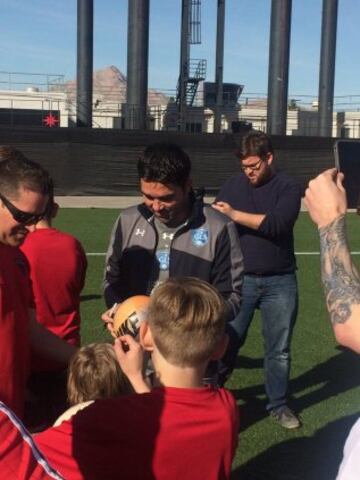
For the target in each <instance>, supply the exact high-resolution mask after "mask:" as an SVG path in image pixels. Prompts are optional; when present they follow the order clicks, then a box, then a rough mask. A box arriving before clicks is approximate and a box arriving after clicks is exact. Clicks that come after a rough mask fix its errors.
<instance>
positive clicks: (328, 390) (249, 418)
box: [231, 347, 360, 431]
mask: <svg viewBox="0 0 360 480" xmlns="http://www.w3.org/2000/svg"><path fill="white" fill-rule="evenodd" d="M337 350H339V352H340V353H338V354H337V355H334V356H333V357H331V358H329V359H327V360H326V361H325V362H323V363H320V364H318V365H316V366H314V367H313V368H311V369H310V370H308V371H307V372H305V373H304V374H302V375H300V376H298V377H296V378H294V379H292V380H291V381H290V383H289V391H290V392H291V394H293V395H295V394H298V395H299V398H290V401H289V404H290V406H291V407H292V408H293V409H294V410H295V411H296V412H298V413H301V411H302V410H305V409H307V408H309V407H311V406H312V405H316V404H318V403H321V402H323V401H324V400H326V399H328V398H331V397H333V396H337V395H339V394H341V393H343V392H346V391H347V390H350V389H352V388H355V387H358V385H359V378H360V361H359V355H357V354H356V353H353V352H351V351H350V350H347V349H343V348H342V347H337ZM245 358H246V357H239V365H241V368H257V367H254V366H253V367H249V365H251V364H252V363H253V365H256V364H257V362H258V359H256V360H254V361H253V360H252V359H247V360H251V362H248V363H246V362H245ZM261 361H262V360H261ZM246 365H247V366H246ZM317 386H318V388H316V387H317ZM308 389H310V390H311V391H309V392H306V390H308ZM231 391H232V393H233V395H234V397H235V398H236V400H242V401H243V405H242V406H241V409H240V410H241V418H242V425H241V430H242V431H244V430H246V429H247V428H248V427H249V426H251V425H253V424H254V423H256V422H258V421H259V420H262V419H263V418H265V417H266V416H267V415H268V414H267V412H266V403H267V402H266V400H262V399H259V398H258V396H261V395H263V394H264V385H263V384H258V385H254V386H251V387H247V388H243V389H238V390H233V389H231ZM302 392H303V393H302Z"/></svg>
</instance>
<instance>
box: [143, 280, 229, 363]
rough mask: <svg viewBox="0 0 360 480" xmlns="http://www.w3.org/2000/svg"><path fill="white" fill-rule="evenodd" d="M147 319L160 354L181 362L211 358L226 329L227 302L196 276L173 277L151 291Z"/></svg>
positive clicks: (167, 358)
mask: <svg viewBox="0 0 360 480" xmlns="http://www.w3.org/2000/svg"><path fill="white" fill-rule="evenodd" d="M148 323H149V326H150V329H151V332H152V336H153V339H154V343H155V345H156V347H157V348H158V350H159V352H160V353H161V355H162V356H163V357H164V358H165V359H166V360H167V361H168V362H169V363H172V364H174V365H179V366H184V367H185V366H191V367H193V366H197V365H200V364H201V363H203V362H206V361H208V360H210V358H211V356H212V354H213V353H214V352H215V350H216V348H217V346H218V345H219V343H220V341H221V339H222V338H223V335H224V331H225V303H224V300H223V299H222V297H221V296H220V295H219V293H218V292H217V290H215V288H213V287H212V286H211V285H209V284H208V283H207V282H205V281H203V280H199V279H198V278H194V277H183V278H170V279H168V280H166V281H165V282H164V283H162V284H160V285H159V286H158V287H157V288H156V289H155V290H154V292H153V293H152V295H151V299H150V305H149V310H148Z"/></svg>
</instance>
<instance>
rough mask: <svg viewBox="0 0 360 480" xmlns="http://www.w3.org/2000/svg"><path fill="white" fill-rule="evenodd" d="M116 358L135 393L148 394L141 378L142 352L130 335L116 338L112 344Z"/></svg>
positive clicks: (148, 389) (146, 386) (147, 389)
mask: <svg viewBox="0 0 360 480" xmlns="http://www.w3.org/2000/svg"><path fill="white" fill-rule="evenodd" d="M114 349H115V354H116V358H117V360H118V362H119V364H120V367H121V369H122V371H123V372H124V374H125V375H126V376H127V378H128V379H129V381H130V383H131V385H132V386H133V388H134V390H135V392H136V393H146V392H150V388H149V386H148V384H147V383H146V381H145V380H144V377H143V368H144V351H143V348H142V346H141V345H140V344H139V343H138V342H137V341H136V340H134V338H133V337H132V336H131V335H124V336H122V337H118V338H117V339H116V340H115V343H114Z"/></svg>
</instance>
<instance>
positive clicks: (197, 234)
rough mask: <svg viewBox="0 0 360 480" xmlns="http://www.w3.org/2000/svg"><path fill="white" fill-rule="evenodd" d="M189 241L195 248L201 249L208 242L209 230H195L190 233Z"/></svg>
mask: <svg viewBox="0 0 360 480" xmlns="http://www.w3.org/2000/svg"><path fill="white" fill-rule="evenodd" d="M191 241H192V243H193V245H195V246H196V247H203V246H204V245H206V244H207V243H208V242H209V230H207V229H206V228H197V229H196V230H193V231H192V232H191Z"/></svg>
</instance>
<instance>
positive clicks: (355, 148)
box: [334, 140, 360, 208]
mask: <svg viewBox="0 0 360 480" xmlns="http://www.w3.org/2000/svg"><path fill="white" fill-rule="evenodd" d="M334 155H335V166H336V168H337V169H338V170H339V171H340V172H342V173H343V174H344V187H345V190H346V197H347V201H348V208H358V207H359V205H360V198H359V194H360V140H337V141H336V142H335V145H334Z"/></svg>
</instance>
